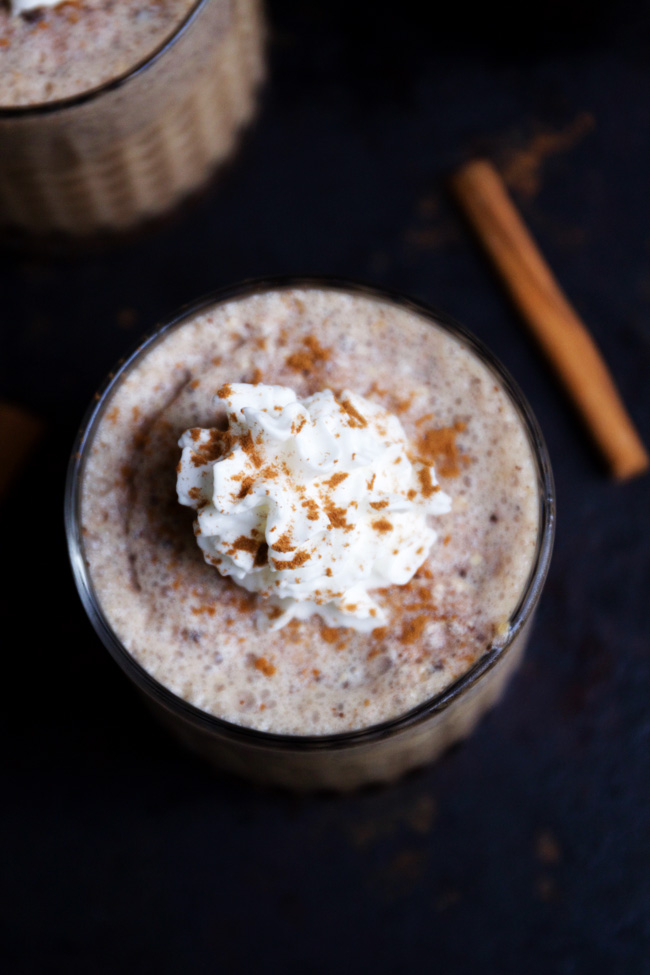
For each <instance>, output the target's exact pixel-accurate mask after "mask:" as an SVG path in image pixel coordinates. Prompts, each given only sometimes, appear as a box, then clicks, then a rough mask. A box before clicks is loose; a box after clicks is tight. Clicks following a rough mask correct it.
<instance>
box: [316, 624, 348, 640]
mask: <svg viewBox="0 0 650 975" xmlns="http://www.w3.org/2000/svg"><path fill="white" fill-rule="evenodd" d="M320 635H321V636H322V638H323V640H325V643H338V642H339V640H340V639H341V637H342V635H343V634H342V633H341V628H339V627H335V626H321V628H320Z"/></svg>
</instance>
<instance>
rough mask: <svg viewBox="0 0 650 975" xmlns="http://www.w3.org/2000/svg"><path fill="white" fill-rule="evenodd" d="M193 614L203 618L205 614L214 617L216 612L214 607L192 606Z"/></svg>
mask: <svg viewBox="0 0 650 975" xmlns="http://www.w3.org/2000/svg"><path fill="white" fill-rule="evenodd" d="M192 612H193V613H194V615H195V616H201V615H202V614H203V613H205V614H206V615H207V616H214V614H215V613H216V610H215V608H214V606H192Z"/></svg>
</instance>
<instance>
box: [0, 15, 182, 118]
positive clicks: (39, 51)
mask: <svg viewBox="0 0 650 975" xmlns="http://www.w3.org/2000/svg"><path fill="white" fill-rule="evenodd" d="M195 5H196V0H68V2H65V3H61V4H58V5H56V6H45V7H37V8H34V9H32V10H27V11H25V12H24V13H20V14H16V13H12V6H11V4H10V3H9V2H8V0H0V106H12V105H33V104H39V103H42V102H49V101H56V100H57V99H60V98H68V97H70V96H72V95H76V94H78V93H80V92H84V91H88V90H90V89H92V88H96V87H97V86H98V85H101V84H103V83H105V82H107V81H110V80H111V79H113V78H118V77H119V76H120V75H123V74H125V73H126V72H128V71H129V70H130V69H132V68H133V67H135V66H136V65H138V64H139V63H140V62H141V61H143V60H145V59H146V58H147V57H148V56H149V55H150V54H151V53H152V52H153V51H155V50H156V48H158V47H159V46H160V45H161V44H163V43H164V42H165V40H166V39H167V38H168V37H169V36H170V35H171V34H173V33H174V31H175V30H176V28H177V27H178V26H179V24H180V23H181V22H182V21H183V20H184V18H185V17H186V16H187V15H188V13H189V12H190V10H191V9H192V8H193V7H194V6H195Z"/></svg>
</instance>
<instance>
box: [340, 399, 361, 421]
mask: <svg viewBox="0 0 650 975" xmlns="http://www.w3.org/2000/svg"><path fill="white" fill-rule="evenodd" d="M336 402H337V403H338V404H339V406H340V408H341V410H342V411H343V412H344V413H346V414H347V417H348V426H351V427H367V426H368V421H367V420H366V418H365V416H362V415H361V413H359V411H358V410H357V409H356V408H355V407H354V406H353V405H352V403H350V402H347V401H346V402H343V403H342V402H341V401H340V400H339V399H337V400H336Z"/></svg>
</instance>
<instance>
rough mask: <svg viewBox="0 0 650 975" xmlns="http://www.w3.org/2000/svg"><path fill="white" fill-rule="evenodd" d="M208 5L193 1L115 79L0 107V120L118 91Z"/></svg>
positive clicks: (205, 0)
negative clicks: (44, 99) (167, 31)
mask: <svg viewBox="0 0 650 975" xmlns="http://www.w3.org/2000/svg"><path fill="white" fill-rule="evenodd" d="M209 2H210V0H195V2H194V4H193V5H192V6H191V7H190V8H189V10H188V11H187V13H186V14H185V16H184V17H183V18H182V19H181V20H180V22H179V23H178V24H177V25H176V27H175V28H174V30H173V31H172V32H171V34H169V35H168V36H167V37H165V38H164V39H163V40H162V41H161V42H160V44H158V45H157V46H156V47H155V48H154V49H153V50H152V51H151V52H150V53H149V54H147V55H146V57H144V58H142V59H141V60H140V61H137V62H136V63H135V64H134V65H133V67H131V68H128V69H127V70H126V71H123V72H122V73H121V74H119V75H116V77H115V78H109V79H108V81H103V82H102V83H101V84H99V85H95V87H94V88H87V89H85V90H84V91H79V92H76V93H75V94H73V95H67V96H65V97H64V98H56V99H53V100H52V101H49V102H30V103H29V104H27V105H2V104H0V121H1V120H2V119H3V118H26V117H31V116H37V115H51V114H54V113H55V112H62V111H65V110H66V109H68V108H75V107H76V106H77V105H82V104H84V103H85V102H91V101H94V100H95V99H96V98H98V97H99V96H100V95H103V94H105V93H107V92H109V91H114V90H116V89H118V88H121V87H122V85H124V84H126V83H127V82H128V81H130V80H131V79H132V78H135V77H137V76H138V75H140V74H142V73H143V72H144V71H146V70H147V69H148V68H150V67H151V66H152V65H153V64H155V63H156V62H157V61H158V60H159V59H160V58H161V57H162V56H163V54H166V52H167V51H168V50H169V49H170V48H171V47H173V46H174V44H175V43H176V41H177V40H178V39H179V38H180V37H181V36H182V35H183V34H184V33H185V32H186V30H187V29H188V27H189V26H190V24H192V23H193V22H194V20H195V19H196V17H197V15H198V13H199V11H200V10H201V8H202V7H205V6H206V5H207V4H208V3H209Z"/></svg>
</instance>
